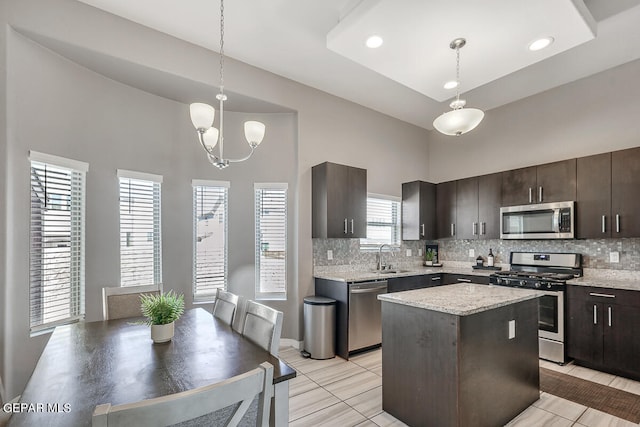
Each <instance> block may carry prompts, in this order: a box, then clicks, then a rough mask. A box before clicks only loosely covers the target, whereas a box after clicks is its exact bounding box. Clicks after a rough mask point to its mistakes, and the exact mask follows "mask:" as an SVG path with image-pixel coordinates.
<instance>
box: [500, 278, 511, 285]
mask: <svg viewBox="0 0 640 427" xmlns="http://www.w3.org/2000/svg"><path fill="white" fill-rule="evenodd" d="M502 283H504V284H505V285H508V284H509V283H511V281H510V280H509V279H502Z"/></svg>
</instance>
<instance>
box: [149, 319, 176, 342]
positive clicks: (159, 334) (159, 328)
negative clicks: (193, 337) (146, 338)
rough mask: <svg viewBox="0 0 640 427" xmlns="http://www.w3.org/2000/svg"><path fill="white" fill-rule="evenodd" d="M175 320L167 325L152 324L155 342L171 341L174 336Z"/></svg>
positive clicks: (152, 334) (152, 335)
mask: <svg viewBox="0 0 640 427" xmlns="http://www.w3.org/2000/svg"><path fill="white" fill-rule="evenodd" d="M174 323H175V322H171V323H168V324H166V325H151V339H152V340H153V342H154V343H162V342H168V341H171V338H173V332H174V329H173V324H174Z"/></svg>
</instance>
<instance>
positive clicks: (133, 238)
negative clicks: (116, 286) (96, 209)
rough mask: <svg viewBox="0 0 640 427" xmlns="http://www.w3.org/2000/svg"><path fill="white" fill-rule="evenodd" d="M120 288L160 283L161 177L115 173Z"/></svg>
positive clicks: (123, 171) (125, 172) (126, 172)
mask: <svg viewBox="0 0 640 427" xmlns="http://www.w3.org/2000/svg"><path fill="white" fill-rule="evenodd" d="M118 178H119V181H120V286H137V285H155V284H159V283H162V253H161V242H160V185H161V183H162V177H161V176H159V175H152V174H147V173H141V172H133V171H126V170H118Z"/></svg>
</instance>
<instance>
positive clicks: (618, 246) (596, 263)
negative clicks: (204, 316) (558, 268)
mask: <svg viewBox="0 0 640 427" xmlns="http://www.w3.org/2000/svg"><path fill="white" fill-rule="evenodd" d="M425 243H429V244H438V252H439V254H438V259H439V261H442V262H447V261H457V262H469V264H470V265H471V264H473V263H474V262H475V258H476V257H477V256H478V255H481V256H482V257H483V258H485V260H486V256H487V254H488V253H489V248H491V249H492V251H493V254H494V256H495V263H496V264H509V253H510V252H512V251H521V252H577V253H581V254H582V264H583V267H584V268H590V269H608V270H632V271H640V239H588V240H578V239H576V240H499V239H497V240H450V239H445V240H438V241H429V242H424V241H406V242H402V245H401V247H400V251H399V253H398V251H396V252H395V256H393V257H392V256H389V255H388V253H387V249H385V261H386V262H387V263H390V264H392V265H394V266H397V267H398V268H402V267H406V266H410V265H411V266H413V265H419V264H420V263H421V262H422V259H423V258H422V257H421V256H418V249H422V252H423V253H424V246H425ZM407 249H411V252H412V256H406V252H407ZM470 249H473V250H474V252H475V256H474V257H469V250H470ZM328 250H331V251H332V252H333V260H328V258H327V251H328ZM611 252H618V254H619V258H620V262H617V263H612V262H610V253H611ZM313 263H314V267H328V266H344V267H345V268H352V269H359V270H361V269H367V268H375V265H376V252H375V251H361V250H360V240H359V239H313Z"/></svg>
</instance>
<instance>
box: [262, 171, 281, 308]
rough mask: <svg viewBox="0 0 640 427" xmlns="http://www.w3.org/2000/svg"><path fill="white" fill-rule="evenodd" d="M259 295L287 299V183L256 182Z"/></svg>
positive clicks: (263, 297) (266, 297)
mask: <svg viewBox="0 0 640 427" xmlns="http://www.w3.org/2000/svg"><path fill="white" fill-rule="evenodd" d="M254 189H255V201H256V207H255V210H256V298H257V299H282V300H284V299H287V184H286V183H284V184H279V183H264V184H259V183H256V184H255V186H254Z"/></svg>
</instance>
